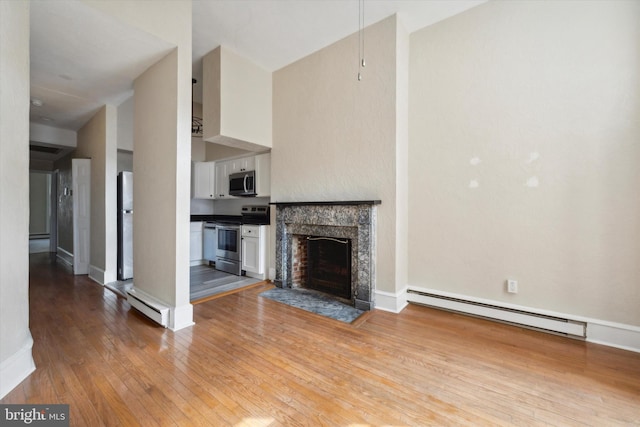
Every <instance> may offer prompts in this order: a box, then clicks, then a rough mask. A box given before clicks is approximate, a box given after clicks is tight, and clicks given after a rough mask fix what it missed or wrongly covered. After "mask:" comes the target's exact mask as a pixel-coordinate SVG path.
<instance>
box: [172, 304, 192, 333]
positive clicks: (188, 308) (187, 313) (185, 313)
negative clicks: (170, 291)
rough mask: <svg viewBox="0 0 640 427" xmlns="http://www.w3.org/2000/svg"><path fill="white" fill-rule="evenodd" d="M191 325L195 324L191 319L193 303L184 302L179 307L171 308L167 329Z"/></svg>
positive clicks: (177, 328) (173, 329) (175, 329)
mask: <svg viewBox="0 0 640 427" xmlns="http://www.w3.org/2000/svg"><path fill="white" fill-rule="evenodd" d="M191 325H195V322H194V321H193V305H191V304H185V305H182V306H180V307H172V308H171V313H170V315H169V329H171V330H172V331H178V330H180V329H183V328H186V327H188V326H191Z"/></svg>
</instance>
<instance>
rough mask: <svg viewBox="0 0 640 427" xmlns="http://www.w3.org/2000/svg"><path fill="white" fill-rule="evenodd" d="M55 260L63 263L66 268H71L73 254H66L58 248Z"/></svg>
mask: <svg viewBox="0 0 640 427" xmlns="http://www.w3.org/2000/svg"><path fill="white" fill-rule="evenodd" d="M56 258H57V259H59V260H60V261H62V262H63V263H65V264H66V265H67V266H68V267H72V268H73V254H72V253H71V252H67V251H65V250H64V249H62V248H61V247H60V246H58V248H57V251H56Z"/></svg>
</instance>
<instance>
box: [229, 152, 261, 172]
mask: <svg viewBox="0 0 640 427" xmlns="http://www.w3.org/2000/svg"><path fill="white" fill-rule="evenodd" d="M255 159H256V158H255V156H249V157H241V158H239V159H233V160H228V169H229V175H231V174H232V173H237V172H246V171H252V170H254V169H255V167H256V166H255V165H256V161H255Z"/></svg>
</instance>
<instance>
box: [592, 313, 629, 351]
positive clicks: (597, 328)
mask: <svg viewBox="0 0 640 427" xmlns="http://www.w3.org/2000/svg"><path fill="white" fill-rule="evenodd" d="M587 341H589V342H592V343H595V344H603V345H608V346H610V347H616V348H620V349H623V350H629V351H635V352H636V353H640V328H639V327H637V326H631V325H625V324H621V323H613V322H606V321H603V320H596V319H591V320H589V321H588V322H587Z"/></svg>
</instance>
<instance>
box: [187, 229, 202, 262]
mask: <svg viewBox="0 0 640 427" xmlns="http://www.w3.org/2000/svg"><path fill="white" fill-rule="evenodd" d="M189 261H190V263H191V265H198V264H200V263H201V262H202V222H192V223H191V234H190V239H189Z"/></svg>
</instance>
